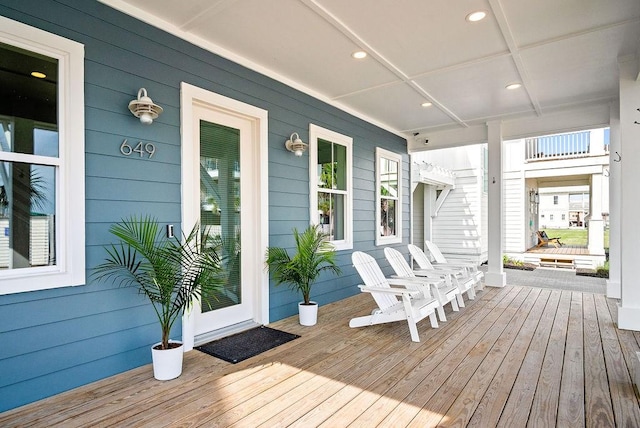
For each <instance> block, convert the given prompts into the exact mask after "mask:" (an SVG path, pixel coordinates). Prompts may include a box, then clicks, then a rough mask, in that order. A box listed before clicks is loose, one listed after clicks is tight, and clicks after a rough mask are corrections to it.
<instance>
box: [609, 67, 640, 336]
mask: <svg viewBox="0 0 640 428" xmlns="http://www.w3.org/2000/svg"><path fill="white" fill-rule="evenodd" d="M618 66H619V69H620V151H619V152H618V153H619V156H618V154H616V153H615V152H614V153H611V163H612V164H613V163H616V162H618V161H619V162H618V163H619V164H620V183H621V190H622V192H621V208H622V210H621V213H620V214H621V222H620V224H621V229H620V235H621V242H620V249H621V260H620V264H621V285H622V289H621V297H622V298H621V301H620V304H619V308H618V327H619V328H623V329H628V330H638V331H640V270H639V269H640V221H638V219H639V213H640V192H638V183H640V167H639V165H640V150H638V141H640V125H637V124H635V123H634V122H636V121H638V122H640V112H639V111H638V110H637V109H638V108H640V81H638V59H637V58H632V59H628V58H627V59H626V60H624V61H620V62H619V64H618Z"/></svg>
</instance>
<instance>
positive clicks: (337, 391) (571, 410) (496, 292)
mask: <svg viewBox="0 0 640 428" xmlns="http://www.w3.org/2000/svg"><path fill="white" fill-rule="evenodd" d="M372 308H373V300H372V299H371V297H370V296H368V295H359V296H355V297H352V298H349V299H346V300H343V301H341V302H338V303H335V304H331V305H326V306H323V307H321V308H320V319H319V324H318V325H317V326H315V327H306V328H305V327H302V326H300V325H298V324H297V319H296V318H289V319H286V320H283V321H279V322H276V323H273V324H272V325H271V326H272V327H274V328H279V329H282V330H286V331H289V332H292V333H297V334H300V335H302V337H300V338H299V339H296V340H294V341H292V342H289V343H287V344H285V345H282V346H280V347H278V348H275V349H273V350H271V351H268V352H266V353H264V354H261V355H259V356H257V357H254V358H251V359H249V360H246V361H244V362H242V363H239V364H236V365H232V364H229V363H225V362H223V361H221V360H218V359H216V358H214V357H211V356H208V355H205V354H202V353H200V352H198V351H192V352H189V353H187V354H186V355H185V369H184V372H183V374H182V376H181V377H180V378H178V379H176V380H174V381H169V382H159V381H155V380H153V379H152V370H151V367H150V366H146V367H141V368H139V369H136V370H133V371H130V372H128V373H124V374H121V375H118V376H115V377H111V378H109V379H106V380H103V381H100V382H97V383H94V384H91V385H88V386H85V387H82V388H79V389H76V390H73V391H70V392H67V393H64V394H61V395H58V396H56V397H53V398H50V399H47V400H44V401H41V402H38V403H34V404H32V405H28V406H25V407H23V408H20V409H16V410H13V411H10V412H6V413H4V414H0V426H2V427H14V426H29V427H52V426H54V427H57V426H60V427H86V426H119V427H120V426H127V427H132V426H154V427H160V426H181V427H186V426H238V427H257V426H265V427H278V426H299V427H311V426H323V427H344V426H354V427H375V426H383V427H404V426H415V427H427V426H436V425H438V426H473V427H493V426H502V427H525V426H532V427H553V426H558V427H572V428H575V427H579V426H589V427H609V426H620V427H638V426H640V408H639V403H638V399H637V398H636V395H635V393H634V389H633V387H632V382H631V377H630V373H631V357H632V356H633V355H634V354H635V352H636V351H638V350H640V348H639V345H638V341H639V339H640V335H638V334H637V333H633V332H630V331H624V330H618V329H616V328H615V326H614V324H613V322H612V319H615V311H616V306H615V302H614V301H607V299H606V298H605V297H604V296H603V295H597V294H590V293H579V292H567V291H558V290H548V289H540V288H530V287H511V286H508V287H505V288H502V289H495V288H494V289H491V288H488V289H485V291H483V292H480V293H479V295H478V298H477V299H476V300H475V301H473V302H469V303H468V304H467V307H466V308H463V309H462V310H461V311H460V312H458V313H452V312H450V311H449V310H448V316H449V321H448V322H446V323H441V325H440V328H438V329H432V328H431V327H430V326H429V322H428V320H425V321H423V322H421V323H420V325H419V327H420V333H421V339H422V342H421V343H412V342H411V341H410V339H409V331H408V328H407V325H406V323H402V322H397V323H393V324H386V325H380V326H374V327H366V328H360V329H350V328H349V327H348V326H347V323H348V320H349V319H350V318H351V317H353V316H356V315H361V314H366V313H368V312H369V311H370V310H371V309H372Z"/></svg>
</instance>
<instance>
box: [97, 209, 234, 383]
mask: <svg viewBox="0 0 640 428" xmlns="http://www.w3.org/2000/svg"><path fill="white" fill-rule="evenodd" d="M163 229H164V228H162V227H161V226H160V224H159V223H158V221H157V220H156V219H155V218H153V217H150V216H146V217H140V218H138V217H136V216H132V217H129V218H127V219H123V220H122V221H120V222H119V223H116V224H114V225H112V226H111V228H110V229H109V231H110V232H111V233H112V234H113V235H115V236H116V237H117V238H119V240H120V242H119V243H118V244H112V245H110V246H108V247H106V251H107V257H106V259H105V261H104V262H103V263H101V264H100V265H98V266H96V267H95V268H94V275H95V276H96V277H97V279H99V280H102V279H112V280H114V281H116V282H119V283H120V285H123V286H133V287H136V288H137V289H138V291H139V293H140V294H143V295H144V296H145V297H147V298H148V299H149V301H150V302H151V303H152V305H153V309H154V311H155V313H156V315H157V317H158V322H159V323H160V330H161V332H162V337H161V340H160V342H159V343H157V344H155V345H153V346H152V357H153V371H154V377H155V378H156V379H158V380H169V379H173V378H176V377H178V376H180V374H181V373H182V355H183V349H182V343H180V342H172V341H170V340H169V338H170V335H171V327H172V326H173V324H174V323H175V321H176V320H177V319H178V317H179V316H182V315H183V314H184V313H185V311H187V310H189V309H190V307H191V305H192V304H194V302H197V301H199V300H200V299H201V297H202V296H206V297H207V298H211V297H212V296H213V297H215V294H216V293H217V292H218V291H219V290H220V289H221V287H222V281H223V280H222V279H221V278H222V275H221V271H222V267H221V260H220V257H219V251H218V248H217V246H215V245H212V244H211V239H210V238H209V237H208V235H207V234H201V232H200V228H199V227H198V225H196V226H194V228H193V229H192V230H191V232H190V233H189V234H188V235H183V237H182V239H180V238H178V237H177V236H176V237H172V238H168V237H166V235H165V233H164V230H163Z"/></svg>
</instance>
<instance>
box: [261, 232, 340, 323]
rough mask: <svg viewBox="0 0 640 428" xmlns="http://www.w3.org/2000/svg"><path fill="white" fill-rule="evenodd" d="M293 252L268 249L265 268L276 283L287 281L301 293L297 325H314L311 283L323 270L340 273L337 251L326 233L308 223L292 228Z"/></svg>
mask: <svg viewBox="0 0 640 428" xmlns="http://www.w3.org/2000/svg"><path fill="white" fill-rule="evenodd" d="M293 236H294V238H295V242H296V254H295V255H294V256H293V257H290V256H289V253H288V252H287V250H286V249H285V248H280V247H269V248H267V257H266V258H267V260H266V264H267V268H268V269H269V270H270V271H271V274H272V276H273V279H274V281H275V284H276V285H280V284H288V285H289V288H290V289H291V290H294V291H298V292H300V293H301V294H302V299H303V301H302V302H300V303H299V304H298V309H299V316H300V324H302V325H315V324H316V322H317V318H318V304H317V303H316V302H313V301H311V286H312V285H313V284H314V283H315V281H316V280H317V279H318V276H320V274H321V273H322V272H323V271H330V272H333V273H335V274H340V267H339V266H337V265H336V262H335V257H336V251H335V249H334V247H333V245H332V244H331V243H329V242H328V241H327V235H326V234H325V233H323V232H322V230H321V229H320V227H319V226H315V225H309V227H308V228H307V229H306V230H305V231H304V232H302V233H300V232H298V230H297V229H296V228H294V229H293Z"/></svg>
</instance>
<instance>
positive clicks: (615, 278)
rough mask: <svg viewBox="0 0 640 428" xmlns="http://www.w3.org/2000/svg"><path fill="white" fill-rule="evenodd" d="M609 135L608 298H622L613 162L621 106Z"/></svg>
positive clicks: (616, 169)
mask: <svg viewBox="0 0 640 428" xmlns="http://www.w3.org/2000/svg"><path fill="white" fill-rule="evenodd" d="M609 126H610V128H609V129H610V135H609V159H610V161H609V279H608V280H607V297H610V298H613V299H619V298H620V295H621V294H620V293H621V290H620V257H621V251H620V226H621V225H620V213H621V211H622V206H621V205H622V204H621V203H620V193H621V192H622V186H621V184H620V164H621V162H612V161H611V160H612V159H615V158H614V156H615V153H616V152H618V153H620V152H621V150H622V149H620V105H619V104H613V105H612V106H611V119H610V125H609Z"/></svg>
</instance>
